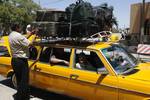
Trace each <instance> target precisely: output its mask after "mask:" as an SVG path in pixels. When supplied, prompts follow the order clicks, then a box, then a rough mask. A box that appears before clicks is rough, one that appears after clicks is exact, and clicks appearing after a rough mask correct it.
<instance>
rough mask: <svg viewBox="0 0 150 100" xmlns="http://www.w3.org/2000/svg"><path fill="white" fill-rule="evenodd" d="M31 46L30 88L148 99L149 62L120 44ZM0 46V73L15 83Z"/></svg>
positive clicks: (112, 99) (97, 99) (109, 99)
mask: <svg viewBox="0 0 150 100" xmlns="http://www.w3.org/2000/svg"><path fill="white" fill-rule="evenodd" d="M1 45H2V44H1ZM34 46H38V47H39V49H37V48H36V47H34ZM34 46H32V47H31V48H30V58H29V67H30V85H32V86H34V87H38V88H42V89H45V90H48V91H52V92H56V93H59V94H65V95H68V96H72V97H76V98H79V99H84V100H149V99H150V63H149V62H143V61H140V60H137V59H136V58H135V57H134V56H132V55H131V54H130V53H128V51H126V49H124V48H123V47H122V46H121V45H120V44H117V43H114V42H93V43H91V42H79V43H72V42H66V41H52V42H51V43H48V42H39V43H35V45H34ZM1 47H2V48H3V49H1V50H0V73H1V74H2V75H5V76H7V77H12V81H13V84H14V85H16V83H15V76H14V74H13V70H12V69H11V65H10V60H11V57H10V52H9V49H8V48H9V46H6V45H4V44H3V45H2V46H1ZM1 47H0V48H1ZM4 48H5V49H4Z"/></svg>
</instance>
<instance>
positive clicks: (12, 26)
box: [11, 23, 20, 31]
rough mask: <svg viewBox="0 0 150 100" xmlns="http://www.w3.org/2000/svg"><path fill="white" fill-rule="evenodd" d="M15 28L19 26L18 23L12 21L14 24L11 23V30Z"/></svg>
mask: <svg viewBox="0 0 150 100" xmlns="http://www.w3.org/2000/svg"><path fill="white" fill-rule="evenodd" d="M17 28H20V25H19V24H18V23H14V24H12V25H11V30H12V31H16V30H17Z"/></svg>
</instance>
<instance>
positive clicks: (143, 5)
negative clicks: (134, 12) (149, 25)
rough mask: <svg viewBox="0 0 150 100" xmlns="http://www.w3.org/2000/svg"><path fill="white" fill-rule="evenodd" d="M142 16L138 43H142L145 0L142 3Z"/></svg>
mask: <svg viewBox="0 0 150 100" xmlns="http://www.w3.org/2000/svg"><path fill="white" fill-rule="evenodd" d="M141 14H142V18H141V35H140V43H143V36H144V22H145V0H143V3H142V11H141Z"/></svg>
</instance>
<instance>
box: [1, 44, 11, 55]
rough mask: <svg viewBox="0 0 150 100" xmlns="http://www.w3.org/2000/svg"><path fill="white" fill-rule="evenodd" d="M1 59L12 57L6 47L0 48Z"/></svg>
mask: <svg viewBox="0 0 150 100" xmlns="http://www.w3.org/2000/svg"><path fill="white" fill-rule="evenodd" d="M0 57H10V54H9V52H8V49H7V47H6V46H0Z"/></svg>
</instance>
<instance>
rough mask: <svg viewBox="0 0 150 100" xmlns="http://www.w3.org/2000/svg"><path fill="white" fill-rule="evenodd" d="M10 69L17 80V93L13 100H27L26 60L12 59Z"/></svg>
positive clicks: (27, 73)
mask: <svg viewBox="0 0 150 100" xmlns="http://www.w3.org/2000/svg"><path fill="white" fill-rule="evenodd" d="M11 64H12V68H13V70H14V73H15V76H16V80H17V93H16V94H14V95H13V97H14V100H29V98H30V95H29V68H28V59H27V58H14V57H13V58H12V60H11Z"/></svg>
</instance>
